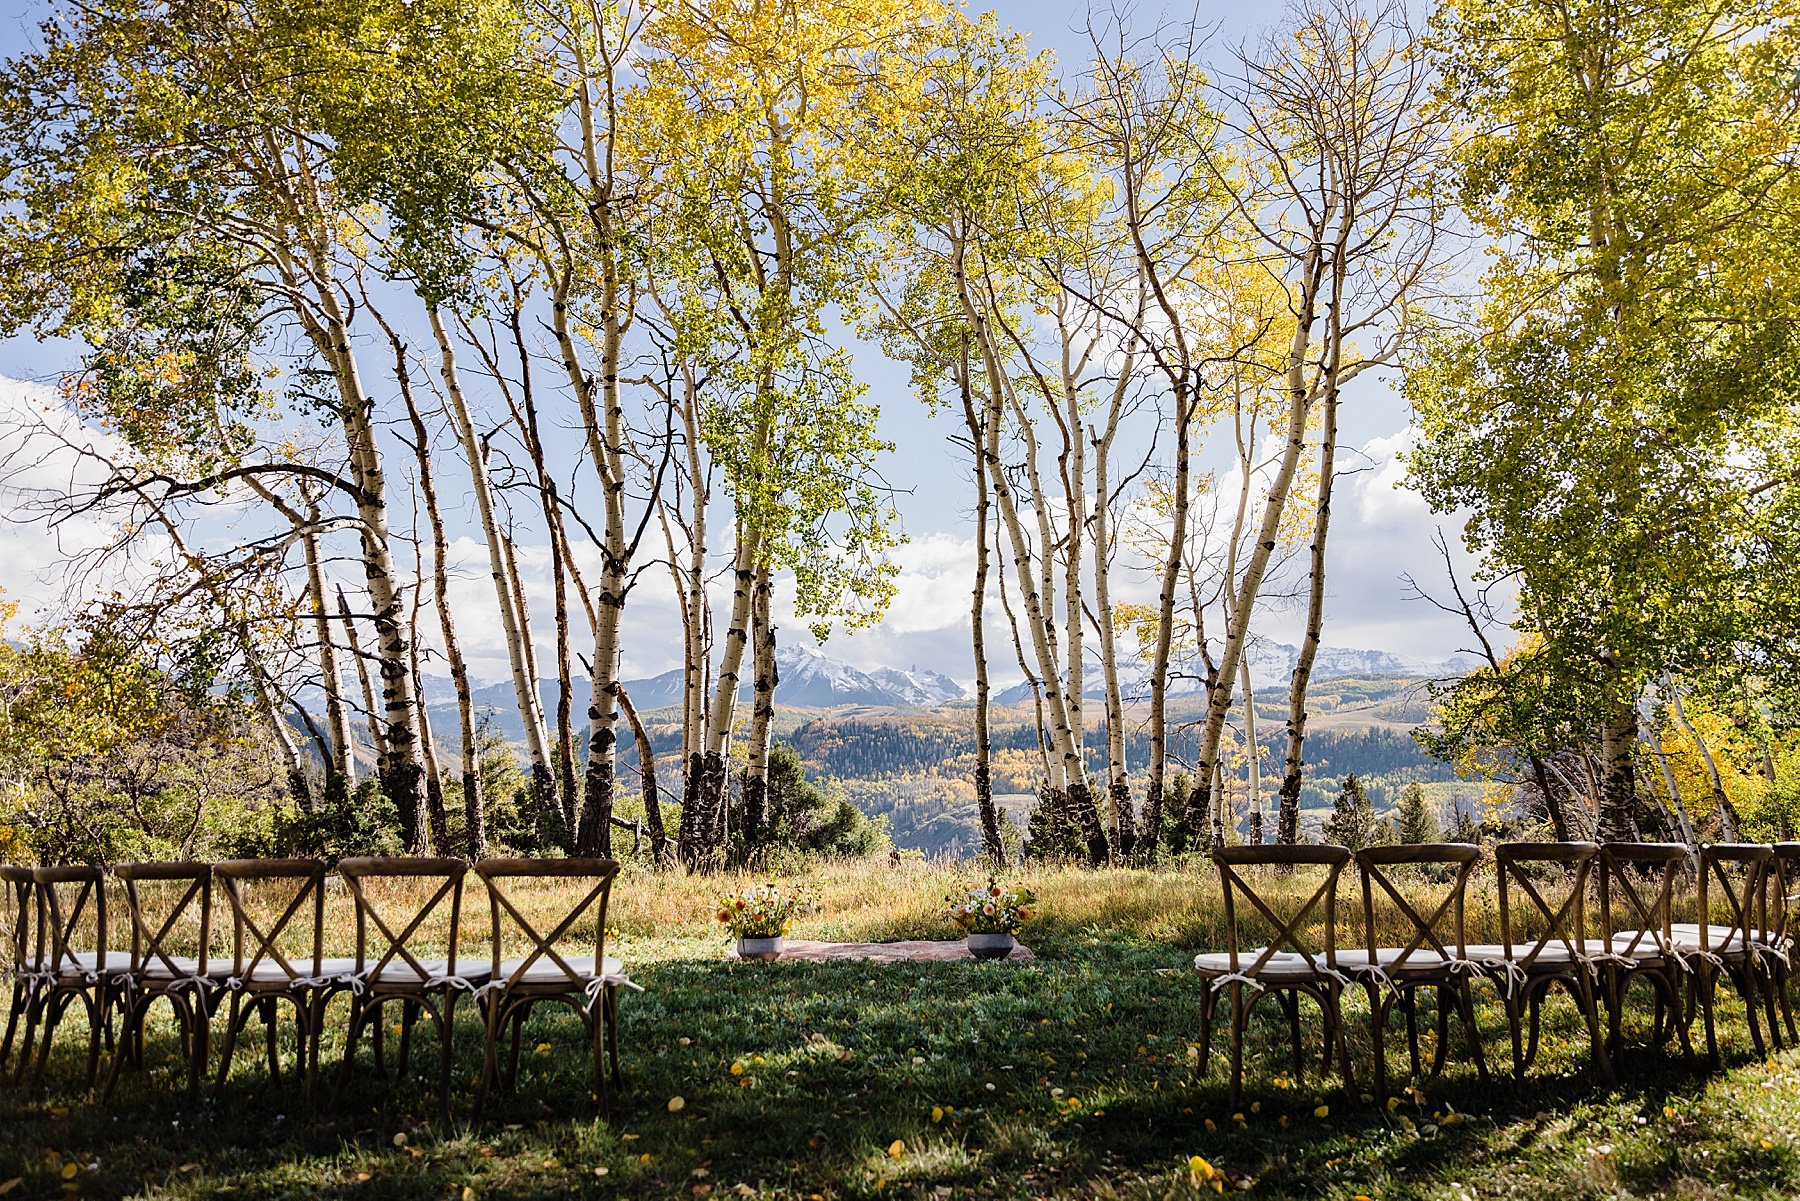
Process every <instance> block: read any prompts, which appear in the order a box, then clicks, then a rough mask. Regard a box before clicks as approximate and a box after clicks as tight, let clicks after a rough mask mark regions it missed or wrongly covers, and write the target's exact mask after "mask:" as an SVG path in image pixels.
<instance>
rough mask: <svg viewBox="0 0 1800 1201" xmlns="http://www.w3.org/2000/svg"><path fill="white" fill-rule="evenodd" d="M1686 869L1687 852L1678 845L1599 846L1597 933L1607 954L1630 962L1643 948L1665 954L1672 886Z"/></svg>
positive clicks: (1690, 857) (1689, 854)
mask: <svg viewBox="0 0 1800 1201" xmlns="http://www.w3.org/2000/svg"><path fill="white" fill-rule="evenodd" d="M1692 865H1693V853H1692V852H1691V851H1689V850H1688V848H1687V845H1686V844H1685V843H1680V842H1609V843H1607V844H1606V845H1605V846H1603V847H1601V848H1600V931H1601V934H1602V936H1603V937H1604V938H1605V939H1606V942H1607V948H1608V950H1609V952H1610V953H1612V954H1614V955H1622V956H1624V957H1626V958H1631V957H1633V956H1634V955H1635V954H1636V953H1637V952H1638V951H1639V950H1640V949H1642V948H1644V947H1646V946H1649V947H1654V948H1655V949H1656V950H1657V951H1658V952H1659V953H1663V954H1667V953H1668V952H1669V951H1670V950H1671V948H1672V947H1673V946H1674V942H1675V938H1674V935H1673V933H1672V932H1671V929H1670V927H1671V923H1672V922H1673V921H1674V908H1675V885H1676V882H1677V881H1679V880H1681V879H1682V878H1683V877H1684V876H1685V875H1686V874H1687V871H1688V868H1690V867H1691V866H1692ZM1621 938H1623V939H1624V941H1623V942H1621V941H1619V940H1620V939H1621Z"/></svg>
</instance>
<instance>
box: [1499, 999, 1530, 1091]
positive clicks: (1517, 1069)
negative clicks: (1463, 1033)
mask: <svg viewBox="0 0 1800 1201" xmlns="http://www.w3.org/2000/svg"><path fill="white" fill-rule="evenodd" d="M1509 984H1510V982H1509ZM1519 1000H1520V998H1519V996H1518V994H1516V993H1514V992H1512V991H1510V989H1509V991H1508V992H1507V993H1506V994H1505V1000H1504V1004H1505V1006H1506V1027H1507V1030H1508V1031H1509V1032H1510V1033H1511V1034H1512V1057H1513V1079H1515V1080H1523V1079H1525V1029H1524V1024H1525V1015H1524V1014H1523V1013H1522V1012H1521V1011H1520V1007H1519Z"/></svg>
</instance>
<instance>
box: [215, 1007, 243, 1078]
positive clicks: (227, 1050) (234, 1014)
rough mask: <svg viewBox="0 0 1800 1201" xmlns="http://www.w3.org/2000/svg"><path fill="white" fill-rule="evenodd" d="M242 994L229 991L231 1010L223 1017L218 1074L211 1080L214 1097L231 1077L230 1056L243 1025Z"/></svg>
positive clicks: (235, 1048) (235, 1047)
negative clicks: (223, 1036)
mask: <svg viewBox="0 0 1800 1201" xmlns="http://www.w3.org/2000/svg"><path fill="white" fill-rule="evenodd" d="M243 999H244V994H243V993H241V992H239V991H238V990H237V989H232V990H231V1009H230V1011H229V1012H228V1013H227V1014H226V1015H225V1045H224V1046H223V1047H221V1048H219V1074H218V1075H217V1076H216V1077H214V1078H213V1095H214V1096H215V1097H216V1096H218V1095H219V1094H220V1093H222V1092H223V1091H224V1090H225V1078H226V1077H227V1076H229V1075H231V1055H232V1052H234V1051H235V1050H237V1036H238V1029H239V1028H240V1027H241V1026H242V1024H243V1017H242V1014H241V1013H240V1010H241V1009H242V1002H243Z"/></svg>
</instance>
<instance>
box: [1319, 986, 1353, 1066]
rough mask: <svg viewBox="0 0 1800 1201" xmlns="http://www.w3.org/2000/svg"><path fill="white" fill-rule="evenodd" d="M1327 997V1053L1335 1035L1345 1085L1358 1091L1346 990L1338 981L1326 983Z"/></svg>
mask: <svg viewBox="0 0 1800 1201" xmlns="http://www.w3.org/2000/svg"><path fill="white" fill-rule="evenodd" d="M1325 997H1326V999H1327V1001H1328V1002H1329V1008H1328V1009H1327V1010H1326V1013H1325V1016H1326V1019H1327V1021H1328V1022H1329V1023H1330V1026H1331V1030H1330V1032H1329V1034H1328V1037H1327V1044H1328V1045H1327V1048H1326V1053H1327V1054H1330V1047H1329V1043H1330V1041H1332V1038H1333V1037H1335V1041H1336V1042H1337V1053H1338V1070H1339V1071H1340V1072H1341V1073H1342V1074H1343V1077H1344V1087H1345V1088H1347V1089H1349V1090H1350V1091H1351V1092H1355V1091H1356V1070H1355V1069H1354V1068H1353V1067H1351V1065H1350V1039H1349V1037H1348V1035H1347V1034H1346V1032H1345V1029H1344V991H1343V987H1342V986H1341V985H1339V984H1337V983H1331V984H1327V985H1326V991H1325Z"/></svg>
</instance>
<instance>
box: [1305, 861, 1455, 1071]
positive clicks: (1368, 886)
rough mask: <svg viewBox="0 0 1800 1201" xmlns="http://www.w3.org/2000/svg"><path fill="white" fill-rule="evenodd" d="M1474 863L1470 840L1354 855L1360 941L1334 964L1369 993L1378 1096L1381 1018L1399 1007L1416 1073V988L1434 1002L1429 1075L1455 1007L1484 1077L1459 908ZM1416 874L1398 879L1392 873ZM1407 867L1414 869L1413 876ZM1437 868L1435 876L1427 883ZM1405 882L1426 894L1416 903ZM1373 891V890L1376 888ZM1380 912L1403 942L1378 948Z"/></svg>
mask: <svg viewBox="0 0 1800 1201" xmlns="http://www.w3.org/2000/svg"><path fill="white" fill-rule="evenodd" d="M1480 862H1481V848H1480V847H1478V846H1474V845H1473V844H1470V843H1429V844H1413V845H1404V846H1380V847H1365V848H1364V849H1362V850H1360V851H1358V852H1356V866H1357V874H1358V875H1359V876H1360V877H1361V880H1362V897H1363V930H1364V940H1363V946H1362V948H1360V949H1357V950H1342V951H1339V952H1338V964H1339V966H1340V967H1341V968H1343V970H1344V971H1346V972H1347V973H1348V974H1349V975H1350V976H1352V977H1354V978H1357V979H1360V980H1361V981H1362V982H1363V986H1364V988H1365V989H1366V990H1367V992H1368V999H1369V1019H1370V1033H1371V1036H1372V1039H1373V1043H1374V1054H1375V1090H1376V1094H1375V1095H1376V1098H1377V1100H1384V1099H1385V1098H1386V1097H1387V1049H1386V1036H1387V1023H1388V1020H1389V1017H1390V1015H1391V1013H1392V1011H1393V1010H1394V1009H1395V1008H1399V1009H1400V1010H1401V1012H1402V1013H1404V1014H1405V1016H1406V1041H1407V1052H1408V1055H1409V1058H1410V1060H1411V1065H1412V1074H1413V1076H1414V1077H1415V1078H1417V1077H1419V1075H1420V1074H1421V1071H1420V1055H1419V1029H1418V1016H1417V1014H1418V1004H1417V998H1418V993H1419V992H1420V990H1422V989H1430V990H1432V992H1433V993H1434V994H1435V999H1436V1002H1437V1046H1436V1048H1435V1050H1434V1052H1433V1055H1432V1062H1431V1072H1430V1074H1431V1076H1432V1077H1433V1078H1435V1077H1436V1076H1438V1075H1439V1074H1440V1073H1442V1072H1443V1070H1444V1061H1445V1058H1446V1056H1447V1054H1448V1051H1449V1045H1450V1012H1451V1008H1452V1005H1454V1008H1455V1011H1456V1015H1457V1020H1458V1021H1459V1022H1460V1023H1461V1025H1462V1030H1463V1036H1464V1038H1465V1039H1466V1040H1467V1043H1468V1048H1469V1055H1470V1056H1471V1057H1472V1058H1473V1059H1474V1061H1475V1068H1476V1071H1477V1072H1479V1073H1480V1076H1481V1078H1482V1079H1483V1080H1486V1079H1487V1060H1486V1058H1485V1057H1484V1056H1483V1055H1482V1053H1481V1037H1480V1032H1479V1030H1478V1028H1477V1026H1476V1022H1475V1002H1474V997H1473V986H1472V982H1471V969H1473V968H1474V967H1475V965H1474V964H1473V963H1472V962H1471V961H1470V959H1469V956H1468V951H1467V946H1468V937H1467V929H1466V926H1465V923H1464V913H1463V905H1464V898H1465V896H1466V893H1467V888H1468V883H1469V876H1470V875H1471V874H1472V873H1473V872H1474V870H1475V868H1476V865H1477V864H1479V863H1480ZM1397 869H1398V870H1400V871H1407V872H1409V873H1412V874H1413V875H1415V876H1416V879H1404V878H1398V877H1397V875H1396V870H1397ZM1412 869H1419V870H1418V871H1417V872H1416V873H1413V872H1412ZM1432 869H1436V871H1437V873H1439V874H1440V875H1441V877H1442V878H1440V879H1438V880H1435V881H1434V880H1431V879H1429V878H1428V874H1429V873H1430V872H1431V871H1432ZM1407 885H1410V886H1411V887H1412V888H1413V889H1414V890H1415V891H1417V892H1421V893H1424V894H1426V896H1427V898H1428V899H1427V900H1425V902H1424V904H1423V905H1422V906H1421V905H1417V904H1415V903H1414V898H1413V897H1412V896H1409V895H1407V888H1406V887H1405V886H1407ZM1377 890H1379V894H1378V892H1377ZM1383 911H1387V912H1389V913H1391V914H1392V915H1393V916H1395V917H1397V918H1398V919H1399V920H1400V923H1401V925H1402V926H1403V928H1404V930H1405V937H1406V941H1405V942H1404V943H1403V944H1401V945H1400V946H1383V945H1382V944H1381V941H1380V935H1379V930H1378V925H1377V916H1378V914H1380V913H1382V912H1383Z"/></svg>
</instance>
